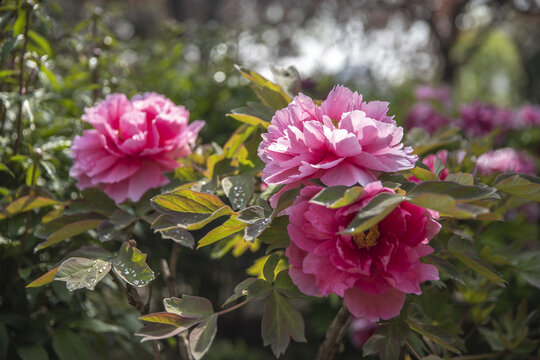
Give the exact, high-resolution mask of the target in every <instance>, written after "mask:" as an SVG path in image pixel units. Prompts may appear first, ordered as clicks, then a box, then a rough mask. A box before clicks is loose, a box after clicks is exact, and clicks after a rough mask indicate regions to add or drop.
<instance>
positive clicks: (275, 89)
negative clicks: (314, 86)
mask: <svg viewBox="0 0 540 360" xmlns="http://www.w3.org/2000/svg"><path fill="white" fill-rule="evenodd" d="M235 67H236V70H238V71H239V72H240V74H242V76H244V77H245V78H246V79H248V80H249V81H251V82H252V84H251V88H252V89H253V91H254V92H255V94H256V95H257V97H258V98H259V99H260V100H261V101H262V103H263V104H264V105H265V106H268V107H269V108H272V109H274V110H279V109H283V108H284V107H287V105H289V103H290V102H291V98H290V97H289V95H287V93H286V92H285V91H284V90H283V89H282V88H281V86H279V85H277V84H274V83H273V82H271V81H270V80H268V79H266V78H265V77H263V76H261V75H259V74H257V73H256V72H255V71H252V70H248V69H246V68H243V67H240V66H238V65H235Z"/></svg>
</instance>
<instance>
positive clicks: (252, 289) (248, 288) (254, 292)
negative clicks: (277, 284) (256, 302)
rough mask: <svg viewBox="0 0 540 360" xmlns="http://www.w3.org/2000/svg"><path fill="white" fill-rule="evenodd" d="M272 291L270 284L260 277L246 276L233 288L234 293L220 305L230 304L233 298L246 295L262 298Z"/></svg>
mask: <svg viewBox="0 0 540 360" xmlns="http://www.w3.org/2000/svg"><path fill="white" fill-rule="evenodd" d="M271 291H272V285H270V284H269V283H268V282H266V281H264V280H262V279H256V278H247V279H246V280H244V281H242V282H241V283H240V284H238V285H236V286H235V288H234V294H232V295H231V296H230V297H229V298H228V299H227V300H226V301H225V303H224V304H223V305H222V307H224V306H225V305H228V304H230V303H231V302H233V301H234V300H236V299H238V298H241V297H242V296H247V297H248V299H262V298H265V297H266V296H267V295H268V294H270V292H271Z"/></svg>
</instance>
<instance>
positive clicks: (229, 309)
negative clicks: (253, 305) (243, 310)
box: [216, 299, 250, 315]
mask: <svg viewBox="0 0 540 360" xmlns="http://www.w3.org/2000/svg"><path fill="white" fill-rule="evenodd" d="M249 300H250V299H246V300H244V301H242V302H241V303H238V304H236V305H234V306H231V307H230V308H227V309H225V310H221V311H220V312H218V313H217V314H216V315H223V314H226V313H228V312H231V311H233V310H236V309H238V308H239V307H242V306H244V305H246V304H247V303H248V302H249Z"/></svg>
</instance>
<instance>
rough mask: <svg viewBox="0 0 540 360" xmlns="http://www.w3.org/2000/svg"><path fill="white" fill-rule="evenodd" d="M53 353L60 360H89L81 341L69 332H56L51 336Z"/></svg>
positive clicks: (86, 349) (88, 353) (88, 354)
mask: <svg viewBox="0 0 540 360" xmlns="http://www.w3.org/2000/svg"><path fill="white" fill-rule="evenodd" d="M52 345H53V349H54V352H55V353H56V355H57V356H58V358H59V359H60V360H73V359H77V360H90V354H91V353H90V351H88V348H87V347H86V345H85V343H84V342H83V341H82V339H81V338H80V337H79V336H78V335H76V334H75V333H73V332H71V331H69V330H57V331H55V332H54V333H53V335H52Z"/></svg>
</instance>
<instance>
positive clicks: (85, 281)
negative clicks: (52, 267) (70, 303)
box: [54, 257, 111, 291]
mask: <svg viewBox="0 0 540 360" xmlns="http://www.w3.org/2000/svg"><path fill="white" fill-rule="evenodd" d="M100 270H101V271H100ZM109 270H111V263H110V262H108V261H105V260H101V259H86V258H81V257H72V258H69V259H67V260H66V261H64V262H63V263H62V264H61V265H60V267H59V268H58V271H57V272H56V274H55V275H54V280H60V281H65V282H66V287H67V288H68V290H69V291H73V290H77V289H82V288H87V289H88V290H94V287H95V286H96V284H97V283H98V282H99V281H100V280H101V279H103V278H104V277H105V275H107V273H108V272H109Z"/></svg>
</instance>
